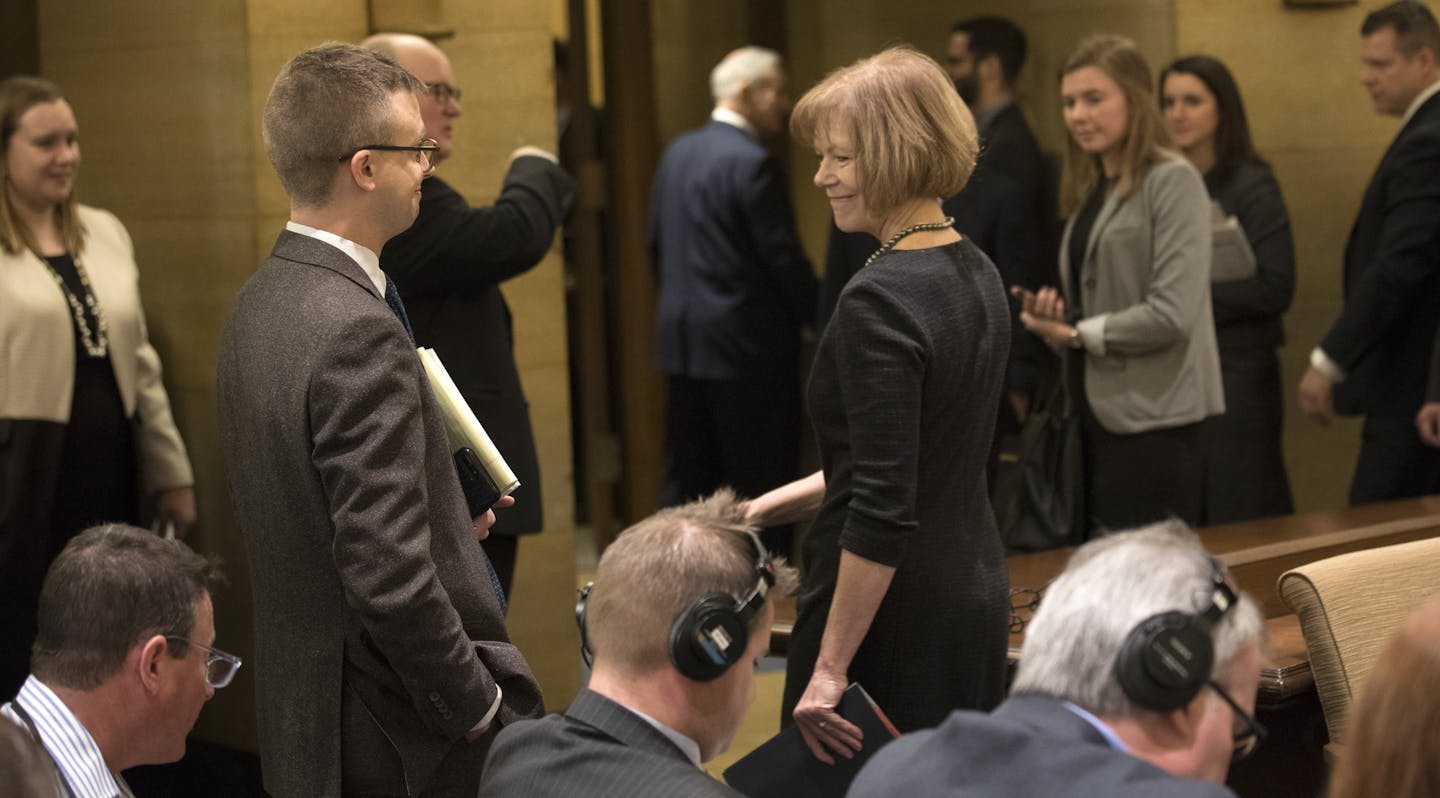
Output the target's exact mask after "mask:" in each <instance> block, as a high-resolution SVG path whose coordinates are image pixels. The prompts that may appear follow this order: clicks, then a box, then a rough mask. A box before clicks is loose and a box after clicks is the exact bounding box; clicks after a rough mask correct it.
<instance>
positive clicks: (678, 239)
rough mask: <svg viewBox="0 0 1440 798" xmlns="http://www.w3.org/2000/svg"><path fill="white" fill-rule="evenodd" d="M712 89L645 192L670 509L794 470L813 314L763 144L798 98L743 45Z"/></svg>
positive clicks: (810, 287) (812, 288)
mask: <svg viewBox="0 0 1440 798" xmlns="http://www.w3.org/2000/svg"><path fill="white" fill-rule="evenodd" d="M710 90H711V93H712V94H713V95H714V96H715V110H714V111H713V112H712V113H711V115H710V123H709V124H707V125H706V126H705V127H702V128H700V129H698V130H693V131H691V132H689V133H686V134H685V135H683V136H681V137H680V138H678V139H676V140H675V141H674V142H673V143H672V144H671V145H670V147H669V148H668V149H667V150H666V151H665V156H664V157H663V158H662V159H661V161H660V167H659V170H658V171H657V172H656V175H655V185H654V190H653V191H652V193H651V196H650V250H651V259H652V261H653V263H654V265H655V267H656V269H657V272H658V275H659V289H660V306H659V310H658V313H657V319H656V325H655V351H656V364H657V365H658V367H659V368H660V370H661V371H662V372H664V373H665V374H666V375H668V377H669V383H668V400H667V401H668V405H667V407H666V411H665V466H664V474H663V477H662V483H661V487H660V505H661V506H662V507H670V506H674V505H677V504H680V503H682V502H686V501H689V500H692V499H695V498H697V497H699V496H704V495H707V494H709V493H710V492H711V491H713V490H715V489H716V488H717V487H719V486H721V485H730V486H731V487H733V488H735V490H737V491H739V492H740V493H741V494H743V495H749V496H755V495H759V494H760V493H763V492H765V491H767V490H769V489H771V488H774V487H776V486H777V485H781V484H784V483H786V482H788V481H790V480H792V479H794V478H795V476H796V469H797V462H796V458H797V451H798V446H799V435H800V378H799V368H800V328H801V326H803V325H806V324H810V323H812V320H813V319H814V318H815V295H816V289H817V282H816V279H815V275H814V272H813V271H812V270H811V268H810V262H809V261H808V260H806V258H805V253H804V252H803V251H802V250H801V247H800V239H799V237H798V236H797V235H796V233H795V219H794V213H793V211H792V210H791V207H790V195H789V191H788V188H787V183H786V178H785V173H784V171H783V170H782V169H781V167H780V163H779V161H777V160H776V159H775V158H774V157H773V156H772V155H771V154H770V153H769V152H768V151H767V150H766V149H765V147H764V146H762V145H761V143H760V141H759V139H762V138H771V137H775V136H778V135H780V134H781V133H782V131H783V129H784V126H785V116H786V113H787V112H788V111H789V108H790V100H789V97H788V95H787V94H786V91H785V72H784V70H783V69H782V68H781V64H780V56H779V55H778V54H777V53H775V52H774V51H772V50H766V49H763V48H759V47H743V48H741V49H739V50H736V51H734V52H732V53H730V54H729V55H727V56H726V57H725V58H724V60H722V61H721V62H720V64H719V65H718V66H716V67H715V69H714V70H713V71H712V72H711V73H710ZM766 545H767V546H769V547H770V548H772V549H774V550H776V551H779V552H784V553H787V554H788V553H789V551H790V540H789V534H788V532H787V531H781V530H770V531H767V535H766Z"/></svg>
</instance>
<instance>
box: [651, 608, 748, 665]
mask: <svg viewBox="0 0 1440 798" xmlns="http://www.w3.org/2000/svg"><path fill="white" fill-rule="evenodd" d="M749 637H750V634H749V629H748V627H747V626H746V624H745V621H744V620H743V619H741V618H740V615H739V614H738V613H736V612H735V599H734V598H732V597H730V596H727V595H725V594H724V593H711V594H710V595H708V596H705V597H704V598H702V599H700V600H699V601H697V602H695V604H694V605H693V606H691V607H690V609H689V610H687V611H686V612H685V614H684V615H681V616H680V617H679V619H677V620H676V621H675V625H674V626H672V627H670V664H672V665H674V666H675V669H676V670H678V671H680V673H682V674H684V675H685V676H687V677H689V678H691V679H694V680H695V681H697V682H708V681H710V680H712V679H718V678H719V677H720V676H721V675H722V674H724V673H725V671H726V670H728V669H729V668H730V666H731V665H733V664H735V663H736V662H737V661H739V660H740V658H741V657H743V656H744V655H745V647H746V646H747V645H749Z"/></svg>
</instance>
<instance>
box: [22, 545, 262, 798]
mask: <svg viewBox="0 0 1440 798" xmlns="http://www.w3.org/2000/svg"><path fill="white" fill-rule="evenodd" d="M218 580H219V574H218V572H217V571H216V569H215V567H214V566H213V565H212V564H211V563H210V562H208V561H207V560H206V559H205V558H203V557H201V556H200V555H198V554H196V553H195V552H193V551H191V550H190V549H189V548H188V547H187V546H186V545H185V544H184V543H181V542H179V541H176V540H165V539H163V538H160V537H157V536H156V535H154V534H152V533H150V532H147V531H145V530H143V529H137V528H135V527H132V526H128V525H125V524H109V525H105V526H98V527H92V528H90V529H87V530H85V531H84V532H81V533H80V534H79V535H77V536H75V537H74V538H72V539H71V540H70V542H69V543H67V544H66V545H65V548H64V550H62V551H61V552H60V556H59V557H57V558H56V559H55V562H54V563H52V564H51V566H50V570H49V571H48V572H46V574H45V583H44V586H43V587H42V588H41V591H40V609H39V613H38V623H37V627H38V630H39V632H38V634H37V636H36V638H35V648H34V652H33V654H32V656H31V659H30V667H31V672H30V677H29V678H28V679H26V680H25V683H24V685H22V686H21V688H20V693H19V695H17V696H16V697H15V700H14V701H13V702H11V703H9V704H6V705H5V707H4V709H3V710H0V714H3V715H4V716H5V717H6V718H8V719H9V720H10V721H13V722H14V723H17V724H19V725H20V726H21V727H23V728H24V729H26V730H28V731H29V733H30V736H31V737H32V738H33V739H34V740H35V741H36V742H37V743H38V744H39V746H40V747H41V748H42V749H43V751H44V754H45V755H46V756H47V757H48V760H49V763H50V768H49V770H50V772H51V773H52V774H53V775H54V776H55V777H56V779H57V781H58V782H59V786H60V787H61V793H60V794H61V795H70V796H107V797H108V796H113V795H130V794H131V793H130V788H129V787H128V786H127V785H126V784H125V780H124V779H123V778H121V776H120V771H122V770H126V769H128V768H132V767H135V766H136V765H150V764H161V763H165V762H174V761H176V760H178V759H180V757H181V756H183V755H184V753H185V736H186V735H187V734H189V733H190V729H191V727H193V726H194V725H195V720H196V718H198V717H199V716H200V708H201V707H203V706H204V705H205V702H206V701H209V700H210V698H211V697H212V696H214V695H215V691H216V690H217V689H218V688H221V687H224V686H225V685H227V684H229V683H230V680H231V679H232V678H233V677H234V676H235V671H236V670H237V669H239V667H240V658H239V657H236V656H232V655H230V654H226V653H225V652H223V651H220V650H219V649H217V648H214V647H213V646H214V645H215V614H214V610H213V608H212V606H211V603H210V591H211V588H212V587H214V586H215V584H216V583H217V582H218ZM52 794H53V793H52Z"/></svg>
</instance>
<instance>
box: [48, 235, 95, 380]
mask: <svg viewBox="0 0 1440 798" xmlns="http://www.w3.org/2000/svg"><path fill="white" fill-rule="evenodd" d="M41 260H42V261H44V262H45V267H46V269H47V270H48V271H49V272H50V276H51V277H52V278H54V279H55V284H56V285H58V286H60V293H62V294H64V295H65V301H66V303H68V304H69V305H70V315H71V316H73V317H74V318H75V329H76V331H77V332H78V333H79V335H80V345H81V346H84V347H85V354H87V355H89V356H90V357H96V358H99V357H105V354H106V353H107V352H109V351H110V328H109V326H108V325H107V324H106V323H105V314H104V313H103V312H102V311H101V310H100V303H99V302H96V301H95V289H93V288H91V287H90V278H89V277H87V276H86V274H85V267H83V266H81V265H80V261H78V260H73V259H72V261H73V262H74V264H75V273H76V274H78V275H79V276H80V285H81V287H82V288H83V289H84V291H85V304H84V306H83V307H82V306H81V304H80V299H79V297H77V296H75V293H74V292H73V291H71V290H70V286H68V285H66V284H65V278H64V277H61V276H60V272H58V271H56V270H55V267H54V266H51V265H50V261H49V260H48V259H46V258H41ZM85 308H89V309H90V313H91V314H92V315H94V316H95V329H94V330H91V329H90V321H89V320H88V319H86V318H85Z"/></svg>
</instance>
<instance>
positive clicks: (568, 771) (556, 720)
mask: <svg viewBox="0 0 1440 798" xmlns="http://www.w3.org/2000/svg"><path fill="white" fill-rule="evenodd" d="M480 794H481V795H484V796H487V798H490V796H496V797H497V798H500V797H503V796H517V797H520V798H542V797H543V796H555V798H570V797H571V796H577V795H583V796H587V798H607V796H608V797H611V798H651V797H652V796H653V797H654V798H670V797H671V796H682V795H683V796H717V797H725V796H737V795H739V793H737V792H735V791H734V790H732V789H730V788H729V787H726V786H725V785H724V784H722V783H720V782H718V781H716V780H715V779H713V778H711V777H710V776H708V775H707V774H706V773H705V772H704V771H703V770H700V769H699V768H697V767H695V765H694V764H693V763H691V761H690V760H689V759H688V758H687V757H686V756H685V754H684V753H683V752H681V750H680V749H679V748H677V747H675V744H674V743H672V742H670V740H669V739H668V738H667V737H665V735H663V734H661V733H660V732H659V730H657V729H656V728H655V727H654V726H651V725H650V724H649V723H647V722H646V721H645V719H644V718H641V717H640V716H638V715H636V714H635V713H634V712H631V711H630V710H628V709H626V708H625V707H623V706H621V705H620V704H617V703H615V702H614V701H611V700H610V699H608V698H606V697H605V696H602V695H600V694H599V693H594V692H591V691H590V690H581V691H580V694H579V695H578V696H576V697H575V703H573V704H571V705H570V709H569V710H567V711H566V713H565V714H564V715H551V716H549V717H547V718H544V719H542V720H536V721H523V722H520V723H516V724H515V725H514V726H511V727H509V728H507V729H505V731H504V732H502V733H501V734H500V736H499V737H498V738H497V739H496V740H495V745H494V747H492V748H491V749H490V758H489V759H487V760H486V761H485V776H484V779H483V780H482V781H481V783H480Z"/></svg>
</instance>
